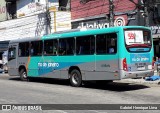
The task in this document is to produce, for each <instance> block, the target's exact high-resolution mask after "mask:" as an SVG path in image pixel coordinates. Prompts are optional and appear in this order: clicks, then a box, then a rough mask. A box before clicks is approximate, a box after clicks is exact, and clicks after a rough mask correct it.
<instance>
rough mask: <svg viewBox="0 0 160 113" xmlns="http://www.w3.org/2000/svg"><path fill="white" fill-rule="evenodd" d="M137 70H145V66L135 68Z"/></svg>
mask: <svg viewBox="0 0 160 113" xmlns="http://www.w3.org/2000/svg"><path fill="white" fill-rule="evenodd" d="M137 70H145V66H137Z"/></svg>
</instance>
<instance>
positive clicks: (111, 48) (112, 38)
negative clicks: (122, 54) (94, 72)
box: [96, 33, 117, 54]
mask: <svg viewBox="0 0 160 113" xmlns="http://www.w3.org/2000/svg"><path fill="white" fill-rule="evenodd" d="M96 52H97V54H114V53H117V35H116V33H109V34H100V35H97V36H96Z"/></svg>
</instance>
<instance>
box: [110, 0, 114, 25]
mask: <svg viewBox="0 0 160 113" xmlns="http://www.w3.org/2000/svg"><path fill="white" fill-rule="evenodd" d="M109 14H110V27H113V26H114V4H113V0H109Z"/></svg>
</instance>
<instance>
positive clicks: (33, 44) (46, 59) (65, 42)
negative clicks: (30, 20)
mask: <svg viewBox="0 0 160 113" xmlns="http://www.w3.org/2000/svg"><path fill="white" fill-rule="evenodd" d="M152 59H153V41H152V35H151V30H150V29H149V28H147V27H142V26H123V27H111V28H103V29H88V30H87V29H81V30H71V31H66V32H58V33H54V34H49V35H46V36H42V37H37V38H25V39H18V40H13V41H10V44H9V55H8V60H9V61H8V73H9V75H19V76H20V78H21V80H27V79H29V78H32V77H47V78H58V79H69V80H70V83H71V85H72V86H76V87H78V86H80V85H81V84H82V81H90V80H95V81H102V80H103V81H106V82H107V81H113V80H121V79H125V78H136V77H145V76H151V75H153V63H152Z"/></svg>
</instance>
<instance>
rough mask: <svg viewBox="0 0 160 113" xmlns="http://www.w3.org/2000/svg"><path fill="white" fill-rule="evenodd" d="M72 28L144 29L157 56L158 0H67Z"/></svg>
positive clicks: (159, 45)
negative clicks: (151, 35)
mask: <svg viewBox="0 0 160 113" xmlns="http://www.w3.org/2000/svg"><path fill="white" fill-rule="evenodd" d="M71 18H72V29H74V28H84V27H85V28H106V27H111V26H124V25H126V26H131V25H139V26H148V27H150V28H151V29H152V34H153V39H154V51H155V56H159V57H160V53H159V51H160V40H159V39H160V0H101V1H99V0H71Z"/></svg>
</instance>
